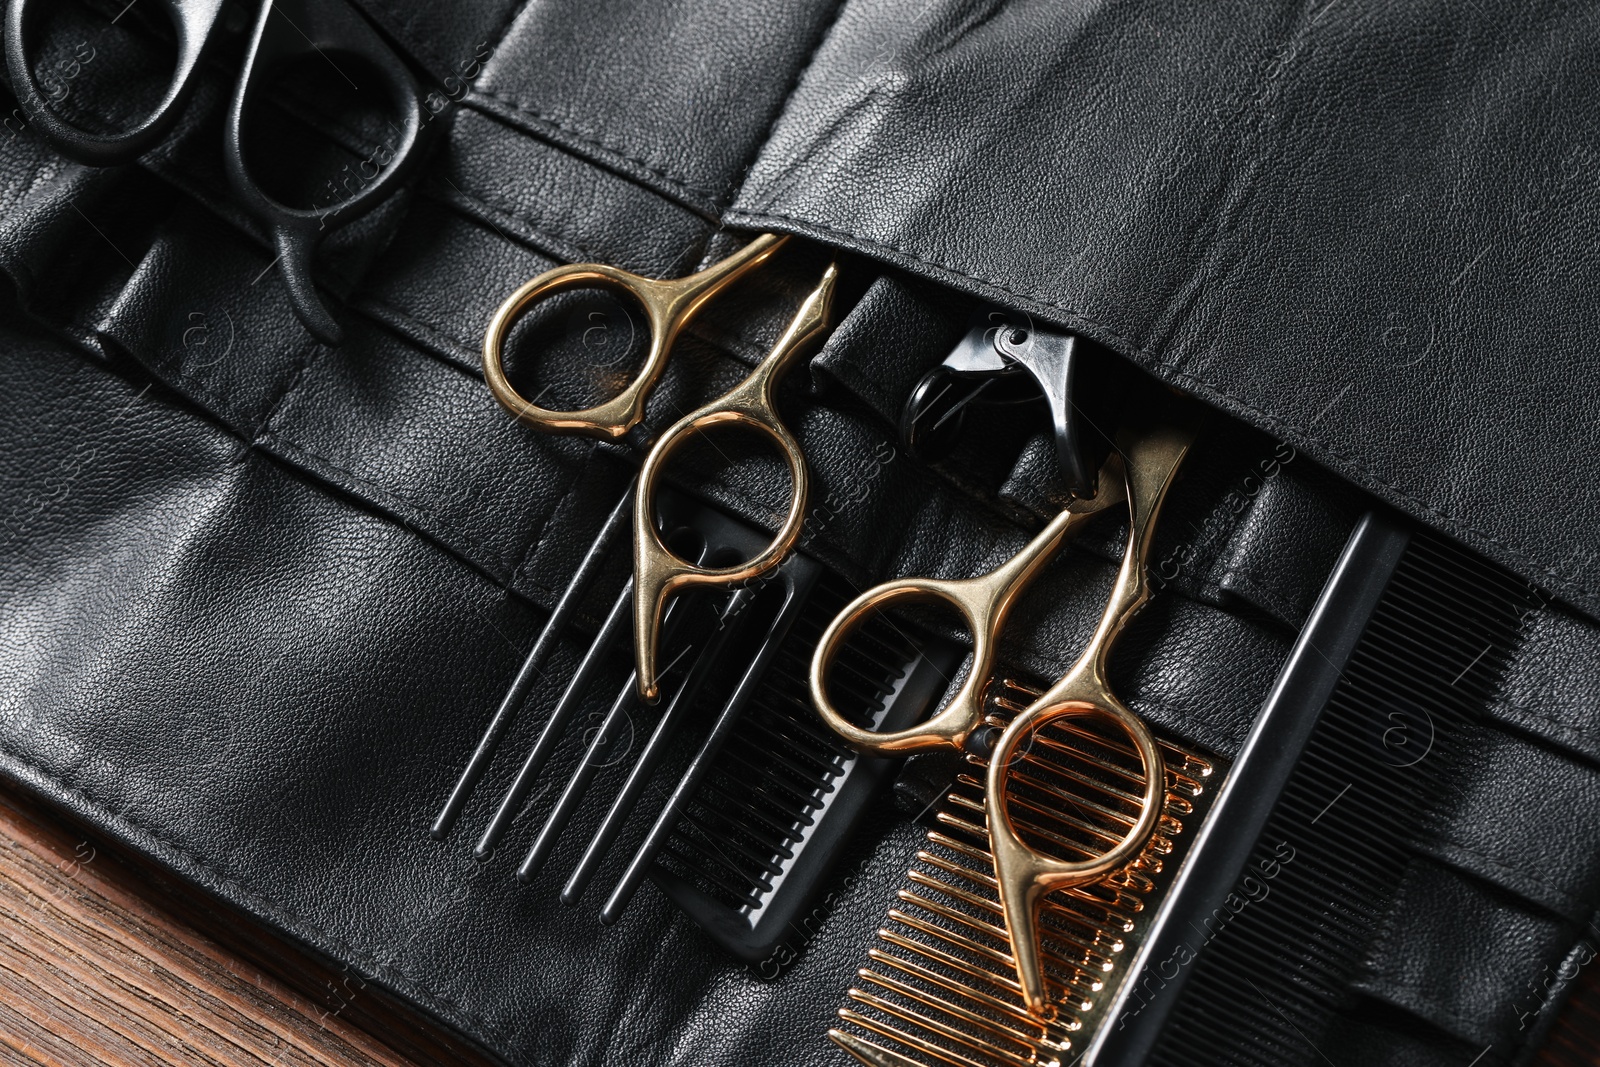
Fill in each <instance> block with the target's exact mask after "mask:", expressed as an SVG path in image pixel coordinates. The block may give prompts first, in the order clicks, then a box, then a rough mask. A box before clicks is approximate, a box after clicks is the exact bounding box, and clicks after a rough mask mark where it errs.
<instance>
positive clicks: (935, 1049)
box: [839, 989, 1038, 1067]
mask: <svg viewBox="0 0 1600 1067" xmlns="http://www.w3.org/2000/svg"><path fill="white" fill-rule="evenodd" d="M850 993H851V995H852V996H854V995H855V990H853V989H852V990H851V991H850ZM839 1018H841V1019H843V1020H845V1021H846V1022H851V1023H855V1024H856V1025H857V1026H860V1027H862V1028H864V1029H866V1030H870V1031H872V1032H873V1033H876V1034H881V1035H883V1036H884V1037H887V1038H888V1039H889V1040H891V1041H896V1042H899V1043H900V1044H902V1045H904V1046H906V1047H907V1048H910V1049H913V1050H915V1051H917V1052H922V1053H926V1054H927V1055H929V1056H932V1057H934V1058H935V1059H936V1060H938V1061H939V1062H940V1063H948V1064H950V1067H987V1065H986V1064H985V1063H984V1062H983V1061H982V1060H974V1059H969V1058H967V1057H966V1056H959V1055H957V1054H956V1053H954V1052H951V1051H949V1050H948V1049H943V1048H940V1047H939V1046H938V1045H935V1044H933V1043H932V1042H930V1041H926V1040H924V1039H923V1038H920V1037H916V1036H915V1035H912V1034H908V1033H906V1032H905V1031H904V1030H899V1029H896V1028H895V1027H893V1026H890V1025H888V1024H887V1023H882V1022H879V1021H878V1020H877V1019H873V1018H870V1017H868V1016H865V1015H861V1014H860V1013H858V1012H854V1011H851V1010H850V1009H849V1008H840V1009H839ZM900 1061H901V1062H902V1063H904V1062H907V1061H906V1060H905V1059H904V1057H900ZM909 1062H911V1063H918V1061H916V1060H911V1061H909ZM1024 1064H1025V1065H1026V1061H1024ZM874 1067H876V1065H874ZM1032 1067H1038V1065H1032Z"/></svg>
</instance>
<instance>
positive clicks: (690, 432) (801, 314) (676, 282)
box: [483, 234, 838, 701]
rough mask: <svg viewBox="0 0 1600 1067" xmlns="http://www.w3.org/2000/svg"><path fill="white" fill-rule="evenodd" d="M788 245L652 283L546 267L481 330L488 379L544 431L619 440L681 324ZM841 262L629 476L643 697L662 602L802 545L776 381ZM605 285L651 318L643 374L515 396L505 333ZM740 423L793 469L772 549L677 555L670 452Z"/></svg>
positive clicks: (579, 266)
mask: <svg viewBox="0 0 1600 1067" xmlns="http://www.w3.org/2000/svg"><path fill="white" fill-rule="evenodd" d="M787 240H788V238H787V237H778V236H774V235H772V234H763V235H762V236H760V237H757V238H756V239H755V240H753V241H751V242H750V243H749V244H747V245H745V246H744V247H743V248H741V249H739V251H737V252H735V253H733V254H732V255H731V256H728V257H727V258H726V259H723V260H721V261H719V262H717V263H714V264H712V265H711V266H709V267H707V268H706V269H705V270H702V271H700V272H699V273H697V274H691V275H690V276H688V277H687V278H677V279H668V280H657V279H653V278H645V277H641V276H640V275H637V274H633V273H631V272H629V271H625V270H621V269H619V268H617V267H612V266H609V265H607V264H603V263H574V264H570V265H568V266H563V267H556V268H555V269H554V270H550V271H546V272H545V273H544V274H541V275H539V276H538V277H537V278H534V279H533V280H532V281H529V282H527V283H526V284H525V285H523V286H522V287H521V288H519V289H517V290H516V292H514V293H512V294H511V295H510V296H509V297H508V298H507V299H506V301H505V303H503V304H502V305H501V306H500V309H499V310H498V311H496V312H495V314H494V317H493V319H491V320H490V323H489V328H488V330H487V331H486V332H485V333H484V337H483V376H484V378H485V379H486V380H487V381H488V383H489V388H490V390H491V391H492V392H493V393H494V395H495V398H496V399H497V400H499V401H500V403H501V404H502V405H503V406H504V407H505V408H506V410H508V411H510V412H511V413H512V414H513V415H515V416H516V417H517V418H518V419H520V420H521V421H522V422H524V423H527V424H528V425H529V426H532V427H533V428H534V429H536V430H541V431H543V432H546V433H571V434H579V435H582V436H586V437H593V438H597V439H599V440H602V441H619V440H622V439H623V438H624V437H626V436H627V435H628V433H629V431H631V430H632V429H633V428H634V427H635V426H637V425H638V424H639V423H640V422H641V421H642V420H643V419H644V409H645V402H646V401H647V400H648V399H649V396H650V392H651V390H652V389H654V388H655V385H656V383H657V382H658V381H660V379H661V375H662V373H663V372H664V371H665V370H666V365H667V356H668V354H669V353H670V352H671V350H672V346H673V343H674V342H675V341H676V340H677V338H678V335H679V334H680V333H681V332H682V331H683V328H684V327H685V326H687V325H688V324H689V323H690V322H692V321H693V320H694V318H695V316H696V315H698V314H699V313H700V311H701V310H702V309H703V308H705V306H706V305H707V304H708V303H709V302H710V301H711V300H712V299H713V298H714V297H716V295H717V294H718V293H720V292H722V291H723V290H724V289H726V288H727V287H728V286H730V285H732V284H733V283H734V282H736V281H738V280H739V279H740V278H742V277H744V276H745V275H747V274H749V273H750V272H751V271H753V270H755V269H756V268H757V267H759V266H761V265H762V264H763V263H765V262H767V261H768V260H769V259H771V257H772V255H773V254H774V253H775V252H777V251H778V249H779V248H781V247H782V246H783V244H784V243H785V242H786V241H787ZM837 277H838V271H837V268H835V267H834V266H831V265H830V266H829V267H828V268H827V269H826V270H825V271H824V272H823V275H822V279H821V281H820V282H818V284H817V286H816V288H814V289H813V290H811V292H810V293H809V294H807V296H806V297H805V299H804V300H802V301H801V303H800V308H799V310H798V311H796V313H795V315H794V318H793V319H791V320H790V322H789V325H788V328H787V329H785V330H784V332H783V335H782V336H781V337H779V338H778V340H777V343H775V344H774V345H773V346H772V349H771V351H770V352H768V353H767V355H766V357H765V358H764V359H762V360H761V362H760V363H759V364H757V365H756V368H755V369H754V370H753V371H751V372H750V374H749V376H748V377H746V378H745V379H744V380H743V381H742V382H740V383H739V384H738V385H736V386H734V387H733V388H732V389H730V390H728V392H726V393H724V394H723V395H722V396H720V397H718V398H717V399H715V400H713V401H711V402H710V403H708V404H706V405H704V406H702V407H699V408H696V409H695V410H694V411H691V412H689V413H688V414H687V415H685V416H683V417H682V418H680V419H679V420H678V421H677V422H675V423H673V424H672V425H671V426H669V427H668V428H667V430H666V431H665V432H664V433H662V434H661V436H660V437H658V438H657V439H656V441H655V443H654V444H653V445H652V446H651V447H650V449H649V451H648V452H647V453H646V455H645V459H644V464H643V466H642V467H641V468H640V470H639V477H638V479H637V480H636V481H635V483H634V505H633V535H634V536H633V541H634V578H633V607H634V658H635V663H636V666H637V671H638V686H639V695H640V696H641V697H643V698H644V699H645V700H647V701H654V700H656V699H657V698H658V697H659V696H660V686H659V683H658V678H657V670H656V654H657V650H658V645H659V642H660V637H661V620H662V617H663V615H664V613H665V610H666V605H667V601H668V600H669V599H670V598H671V597H672V596H674V595H675V594H676V593H678V592H679V591H681V590H686V589H690V588H693V587H695V586H713V587H719V586H733V585H738V584H741V583H744V582H748V581H751V580H753V579H755V578H758V577H760V576H761V575H763V574H766V573H768V572H770V571H772V570H773V569H774V568H776V567H777V566H778V564H780V563H782V562H783V559H784V557H785V556H787V555H788V554H789V552H790V550H792V549H793V548H794V546H795V544H796V543H797V542H798V541H799V540H800V532H801V528H802V526H803V525H804V523H805V517H806V503H807V501H808V500H809V499H810V492H811V487H810V479H809V476H808V474H807V471H806V461H805V454H804V453H803V452H802V451H801V449H800V442H799V441H797V440H795V437H794V435H793V434H792V433H790V432H789V429H788V427H786V426H784V424H783V420H782V419H780V418H779V417H778V410H777V407H776V402H775V401H776V395H775V392H776V387H777V383H778V380H779V379H780V378H781V377H782V376H783V374H784V373H785V372H786V371H787V370H788V369H789V368H790V367H791V366H793V365H794V362H795V359H796V357H797V356H798V355H800V353H801V352H803V351H804V350H805V348H806V346H807V345H808V344H809V343H810V342H811V341H812V340H813V339H815V338H817V337H818V336H820V335H821V334H822V332H823V331H824V330H825V329H826V328H827V326H828V323H829V318H830V316H831V313H832V304H833V290H834V284H835V280H836V279H837ZM589 288H604V289H609V290H612V291H614V292H617V293H620V294H622V295H624V296H628V297H631V298H632V299H633V300H634V301H635V302H637V303H638V305H639V307H640V309H641V310H642V311H643V312H644V314H645V318H646V320H647V322H648V324H649V336H650V344H649V349H648V351H647V352H646V353H645V357H644V363H643V366H642V367H641V368H640V370H639V373H638V375H637V376H636V377H635V378H634V379H633V380H632V381H631V382H629V383H628V385H627V386H626V387H625V388H624V389H623V390H622V391H621V392H620V393H618V394H617V395H616V396H615V397H613V398H612V399H610V400H607V401H604V402H603V403H600V404H597V405H595V406H594V407H591V408H585V409H583V410H581V411H554V410H551V409H548V408H542V407H540V406H538V405H537V404H535V403H533V401H531V400H528V399H527V398H526V397H524V396H523V395H522V394H521V393H519V392H518V391H517V389H516V387H515V386H514V385H512V384H511V382H510V380H509V379H508V378H507V377H506V372H505V362H504V354H505V346H506V339H507V338H508V336H509V335H510V333H511V328H512V327H513V326H514V325H515V324H516V322H517V320H518V319H520V318H521V317H522V316H523V315H525V314H527V312H528V311H529V309H530V308H532V307H533V306H534V305H535V304H537V303H539V302H541V301H543V300H546V299H548V298H550V297H552V296H554V295H556V294H557V293H561V292H566V291H569V290H574V289H589ZM725 425H738V426H744V427H748V428H750V429H753V430H756V431H758V432H760V433H762V434H764V435H765V436H767V437H768V438H770V439H771V440H772V441H773V442H774V443H775V444H776V445H777V446H778V450H779V452H781V453H782V455H783V457H784V460H785V461H786V462H787V464H788V467H789V479H790V490H789V494H790V495H789V508H788V512H787V514H786V515H785V517H784V520H783V523H782V525H781V526H780V527H779V528H778V531H777V533H776V535H775V536H774V537H773V539H772V542H771V544H769V545H768V546H767V548H766V549H764V550H763V551H761V552H759V553H757V554H756V555H755V556H753V557H751V558H750V559H748V560H746V561H744V562H743V563H739V564H735V565H732V566H727V567H707V566H702V565H700V564H697V563H692V562H690V561H688V560H685V559H682V558H680V557H679V556H678V555H677V554H676V553H674V552H673V551H672V550H671V549H670V548H668V547H667V545H666V543H665V541H663V540H662V537H661V534H660V532H659V531H658V530H657V529H656V522H655V496H656V490H657V487H658V485H659V483H660V479H661V473H662V470H663V468H664V467H665V465H666V462H667V460H668V458H669V457H670V456H671V455H672V453H673V452H675V451H676V450H678V449H679V448H680V447H682V446H683V445H684V444H685V443H687V442H688V441H689V440H690V439H692V438H693V437H695V436H697V435H700V434H703V433H704V432H705V431H707V430H708V429H710V428H711V427H713V426H725Z"/></svg>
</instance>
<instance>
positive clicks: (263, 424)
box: [244, 341, 322, 448]
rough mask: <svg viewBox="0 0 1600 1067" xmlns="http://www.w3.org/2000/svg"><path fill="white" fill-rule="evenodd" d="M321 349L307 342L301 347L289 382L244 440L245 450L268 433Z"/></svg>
mask: <svg viewBox="0 0 1600 1067" xmlns="http://www.w3.org/2000/svg"><path fill="white" fill-rule="evenodd" d="M321 347H322V346H321V345H320V344H319V343H318V342H316V341H308V342H306V343H305V345H304V346H303V347H302V349H301V354H300V356H299V358H298V359H297V360H296V361H295V367H294V371H293V372H292V373H291V374H290V375H289V380H288V381H287V382H285V383H284V386H283V391H282V392H280V393H279V394H278V398H277V399H276V400H274V401H273V402H272V404H271V406H269V407H268V408H267V413H266V416H265V417H264V418H263V419H262V420H261V421H260V423H258V424H257V425H256V429H255V432H254V433H252V434H250V435H249V437H247V438H244V444H245V447H246V448H249V447H251V446H252V445H253V444H254V442H255V440H256V439H258V438H260V437H261V436H262V435H263V434H265V433H268V432H269V431H270V429H271V427H272V423H273V421H274V420H276V419H277V417H278V416H279V414H281V413H282V411H283V409H284V407H285V406H286V405H287V404H288V403H289V398H290V397H291V396H293V395H294V393H295V391H296V390H298V389H299V388H300V383H301V382H302V381H303V380H304V379H305V376H306V371H307V370H309V369H310V367H311V360H312V359H313V358H314V357H315V356H316V354H317V352H318V351H319V350H320V349H321Z"/></svg>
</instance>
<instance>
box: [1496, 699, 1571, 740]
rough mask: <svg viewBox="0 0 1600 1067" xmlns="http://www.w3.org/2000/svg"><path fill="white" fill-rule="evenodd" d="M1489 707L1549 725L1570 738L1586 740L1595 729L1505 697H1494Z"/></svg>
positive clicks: (1555, 713)
mask: <svg viewBox="0 0 1600 1067" xmlns="http://www.w3.org/2000/svg"><path fill="white" fill-rule="evenodd" d="M1490 707H1491V708H1493V709H1494V710H1496V711H1500V712H1505V713H1508V714H1512V715H1521V716H1524V717H1526V718H1530V719H1537V720H1538V721H1540V722H1543V723H1547V724H1549V726H1550V727H1551V728H1552V729H1554V730H1558V731H1560V732H1561V733H1563V734H1567V735H1569V736H1571V737H1579V738H1583V739H1584V740H1588V739H1590V738H1592V737H1594V735H1595V728H1594V727H1593V726H1592V725H1591V726H1579V725H1576V724H1574V723H1570V722H1568V721H1566V719H1565V717H1564V716H1562V715H1560V714H1559V713H1557V712H1553V711H1551V712H1544V711H1539V710H1537V709H1535V708H1531V707H1529V706H1528V705H1526V704H1519V703H1517V702H1516V701H1514V700H1507V699H1506V698H1505V697H1496V698H1495V699H1494V700H1493V701H1492V702H1491V704H1490Z"/></svg>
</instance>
